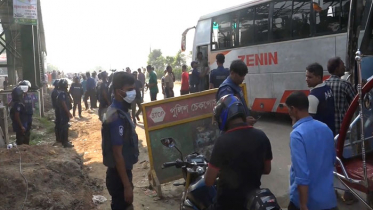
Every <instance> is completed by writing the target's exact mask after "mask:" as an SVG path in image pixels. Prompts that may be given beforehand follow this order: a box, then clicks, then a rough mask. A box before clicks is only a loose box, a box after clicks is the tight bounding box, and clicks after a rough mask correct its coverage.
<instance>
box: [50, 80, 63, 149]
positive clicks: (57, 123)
mask: <svg viewBox="0 0 373 210" xmlns="http://www.w3.org/2000/svg"><path fill="white" fill-rule="evenodd" d="M59 82H60V80H59V79H56V80H55V81H54V82H53V86H54V89H53V91H52V93H51V99H52V106H53V109H54V116H55V120H54V124H55V126H54V133H55V135H56V142H61V140H60V134H59V133H60V132H59V127H60V120H61V118H60V110H59V108H58V105H57V96H58V94H59V87H58V83H59Z"/></svg>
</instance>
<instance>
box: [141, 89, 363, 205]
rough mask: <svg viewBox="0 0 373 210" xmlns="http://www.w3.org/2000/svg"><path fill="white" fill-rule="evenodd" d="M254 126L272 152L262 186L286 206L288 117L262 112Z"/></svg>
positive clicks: (147, 97) (340, 203)
mask: <svg viewBox="0 0 373 210" xmlns="http://www.w3.org/2000/svg"><path fill="white" fill-rule="evenodd" d="M159 86H160V85H159ZM159 89H160V87H159ZM160 90H161V89H160ZM179 90H180V84H175V87H174V92H175V95H176V96H179V95H180V91H179ZM160 99H163V95H162V93H159V94H158V100H160ZM145 101H150V96H149V92H147V93H145ZM255 127H256V128H259V129H261V130H263V131H264V132H265V133H266V134H267V136H268V137H269V139H270V141H271V145H272V152H273V160H272V172H271V174H270V175H266V176H263V177H262V187H266V188H269V189H271V191H272V192H273V193H274V194H275V195H276V197H277V199H278V201H279V204H280V205H281V207H283V208H286V207H287V205H288V203H289V194H288V192H289V191H288V188H289V169H290V149H289V134H290V132H291V130H292V128H291V121H290V118H289V117H288V116H287V115H276V114H264V115H263V116H262V117H261V118H260V120H259V121H258V122H257V124H256V125H255ZM338 207H339V210H362V209H365V208H364V206H363V204H362V203H357V204H354V205H351V206H346V205H344V204H343V203H342V202H339V204H338Z"/></svg>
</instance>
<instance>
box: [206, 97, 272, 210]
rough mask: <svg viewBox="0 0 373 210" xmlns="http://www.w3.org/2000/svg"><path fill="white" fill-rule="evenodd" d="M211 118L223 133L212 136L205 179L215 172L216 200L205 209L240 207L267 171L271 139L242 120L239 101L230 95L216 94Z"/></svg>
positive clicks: (210, 181)
mask: <svg viewBox="0 0 373 210" xmlns="http://www.w3.org/2000/svg"><path fill="white" fill-rule="evenodd" d="M214 119H215V120H216V122H217V123H218V125H219V129H220V130H221V131H224V133H223V134H222V135H221V136H220V137H219V138H218V139H217V140H216V142H215V145H214V149H213V152H212V154H211V159H210V163H209V167H208V169H207V172H206V174H205V183H206V185H207V186H212V185H213V184H214V183H215V180H216V177H217V176H218V174H219V181H218V185H217V186H218V194H217V199H216V202H215V203H214V204H213V205H211V206H210V207H209V208H208V209H209V210H232V209H235V210H241V209H242V210H244V209H246V204H247V199H248V196H249V194H250V193H251V192H252V191H254V190H256V189H259V188H260V185H261V183H260V179H261V176H262V174H269V173H270V172H271V160H272V150H271V143H270V141H269V139H268V137H267V136H266V135H265V133H264V132H263V131H261V130H259V129H256V128H253V127H252V126H249V125H248V124H247V123H246V112H245V108H244V105H243V104H242V102H241V101H240V100H239V99H238V98H237V97H236V96H233V95H225V96H223V97H221V98H220V100H219V101H218V102H217V105H216V106H215V108H214Z"/></svg>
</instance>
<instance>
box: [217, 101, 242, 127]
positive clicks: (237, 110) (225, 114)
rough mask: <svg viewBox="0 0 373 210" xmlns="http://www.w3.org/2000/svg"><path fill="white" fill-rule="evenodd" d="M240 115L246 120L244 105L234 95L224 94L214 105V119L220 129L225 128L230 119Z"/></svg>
mask: <svg viewBox="0 0 373 210" xmlns="http://www.w3.org/2000/svg"><path fill="white" fill-rule="evenodd" d="M237 117H242V119H243V120H244V121H246V112H245V107H244V105H243V104H242V102H241V101H240V99H238V98H237V97H236V96H234V95H231V94H229V95H225V96H223V97H221V98H220V99H219V101H218V102H217V103H216V106H215V107H214V119H215V121H216V122H217V123H218V125H219V129H220V130H222V131H225V130H227V124H228V122H229V121H230V120H232V119H234V118H237Z"/></svg>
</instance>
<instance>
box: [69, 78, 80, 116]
mask: <svg viewBox="0 0 373 210" xmlns="http://www.w3.org/2000/svg"><path fill="white" fill-rule="evenodd" d="M69 92H70V94H71V96H72V97H73V101H74V106H73V116H74V117H75V111H76V106H78V112H79V117H80V118H82V97H83V86H82V84H80V80H79V77H77V76H75V77H74V83H73V84H71V87H70V90H69Z"/></svg>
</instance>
